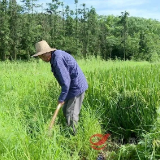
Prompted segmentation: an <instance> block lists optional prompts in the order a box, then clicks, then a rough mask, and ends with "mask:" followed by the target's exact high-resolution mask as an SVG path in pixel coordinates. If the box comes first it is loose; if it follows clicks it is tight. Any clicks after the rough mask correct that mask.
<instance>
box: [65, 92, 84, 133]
mask: <svg viewBox="0 0 160 160" xmlns="http://www.w3.org/2000/svg"><path fill="white" fill-rule="evenodd" d="M84 93H85V92H84ZM84 93H82V94H80V95H79V96H77V97H74V98H71V99H69V100H68V101H66V102H65V104H64V106H63V114H64V116H65V117H66V120H67V124H68V126H71V127H72V128H73V132H74V133H76V125H77V124H78V120H79V113H80V110H81V106H82V102H83V99H84Z"/></svg>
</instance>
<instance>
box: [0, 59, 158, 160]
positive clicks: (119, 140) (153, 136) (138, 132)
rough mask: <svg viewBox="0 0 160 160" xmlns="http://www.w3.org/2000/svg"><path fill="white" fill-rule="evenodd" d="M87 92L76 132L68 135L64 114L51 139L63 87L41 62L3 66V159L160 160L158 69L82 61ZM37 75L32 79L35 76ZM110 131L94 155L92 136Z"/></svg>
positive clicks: (0, 88) (0, 98)
mask: <svg viewBox="0 0 160 160" xmlns="http://www.w3.org/2000/svg"><path fill="white" fill-rule="evenodd" d="M78 63H79V65H80V67H81V68H82V70H83V71H84V73H85V75H86V78H87V81H88V84H89V89H88V90H87V92H86V95H85V99H84V103H83V106H82V112H81V115H80V122H79V126H78V133H77V135H76V136H72V135H70V134H69V130H68V127H67V126H66V123H65V119H64V117H63V114H62V110H60V113H59V114H58V117H57V119H56V124H55V126H54V129H53V135H52V136H51V137H49V136H48V125H49V123H50V120H51V117H52V115H53V112H54V111H55V109H56V106H57V98H58V96H59V93H60V87H59V85H58V83H57V81H56V80H55V78H54V77H53V75H52V72H51V70H50V65H48V64H46V63H44V62H42V61H39V60H37V61H33V62H31V61H29V62H27V63H25V62H9V61H6V62H1V63H0V68H1V72H0V82H1V83H0V159H1V160H22V159H23V160H44V159H45V160H66V159H68V160H94V159H96V158H97V157H98V154H103V156H104V157H105V159H107V160H158V159H159V158H160V118H159V117H160V110H159V106H160V81H159V80H160V74H159V72H160V65H159V63H152V64H151V63H149V62H132V61H130V62H129V61H125V62H123V61H122V62H121V61H107V62H106V61H104V60H101V59H95V58H90V59H86V60H83V59H81V60H79V61H78ZM33 75H34V76H33ZM97 133H102V134H105V133H110V134H111V136H110V138H109V139H108V141H107V147H106V148H105V149H104V150H101V151H96V150H93V149H92V148H91V146H90V141H89V139H90V137H91V136H92V135H93V134H97Z"/></svg>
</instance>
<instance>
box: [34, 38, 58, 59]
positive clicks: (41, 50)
mask: <svg viewBox="0 0 160 160" xmlns="http://www.w3.org/2000/svg"><path fill="white" fill-rule="evenodd" d="M35 47H36V52H37V53H36V54H34V55H33V56H32V57H36V56H39V55H42V54H45V53H47V52H51V51H54V50H56V48H51V47H50V46H49V45H48V43H47V42H46V41H45V40H42V41H40V42H38V43H36V45H35Z"/></svg>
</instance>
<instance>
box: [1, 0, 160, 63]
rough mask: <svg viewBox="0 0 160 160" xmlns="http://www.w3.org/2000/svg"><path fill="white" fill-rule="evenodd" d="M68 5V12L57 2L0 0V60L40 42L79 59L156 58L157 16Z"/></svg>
mask: <svg viewBox="0 0 160 160" xmlns="http://www.w3.org/2000/svg"><path fill="white" fill-rule="evenodd" d="M74 4H75V9H74V10H73V9H71V8H70V6H68V5H66V6H65V5H64V3H63V2H60V1H59V0H52V3H47V4H46V5H45V6H44V5H38V4H37V3H36V0H23V1H22V2H21V4H17V2H16V0H0V60H6V59H9V60H17V59H24V60H29V59H30V56H31V55H33V54H34V53H35V43H36V42H38V41H40V40H46V41H47V42H48V43H49V45H50V46H51V47H55V48H57V49H62V50H65V51H67V52H69V53H70V54H73V55H76V56H81V57H87V56H90V55H94V56H101V57H102V58H103V59H105V60H107V59H115V58H119V59H123V60H130V59H134V60H147V61H154V60H159V56H160V22H159V21H158V20H154V19H145V18H140V17H132V16H130V15H129V13H128V12H126V11H124V12H121V13H120V16H113V15H106V16H100V15H98V14H97V13H96V10H95V8H93V7H91V8H87V7H86V5H85V4H82V5H79V4H78V0H75V1H74ZM79 6H80V7H79Z"/></svg>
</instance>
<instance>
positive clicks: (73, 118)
mask: <svg viewBox="0 0 160 160" xmlns="http://www.w3.org/2000/svg"><path fill="white" fill-rule="evenodd" d="M36 52H37V53H36V54H34V55H33V56H32V57H36V56H38V57H39V58H41V59H42V60H43V61H45V62H50V64H51V69H52V72H53V74H54V76H55V78H56V79H57V81H58V83H59V85H60V86H61V94H60V96H59V99H58V104H61V105H63V104H64V105H63V114H64V116H65V118H66V121H67V124H68V126H71V127H72V128H73V132H74V133H76V125H77V123H78V120H79V113H80V110H81V105H82V102H83V99H84V94H85V91H86V90H87V88H88V84H87V81H86V78H85V76H84V74H83V72H82V70H81V69H80V67H79V66H78V64H77V62H76V60H75V59H74V58H73V57H72V56H71V55H70V54H68V53H67V52H65V51H62V50H57V49H55V48H51V47H50V46H49V45H48V43H47V42H46V41H44V40H42V41H40V42H38V43H36Z"/></svg>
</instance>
